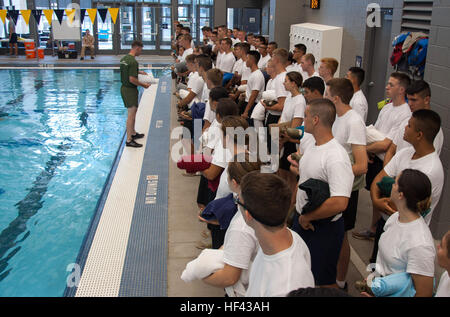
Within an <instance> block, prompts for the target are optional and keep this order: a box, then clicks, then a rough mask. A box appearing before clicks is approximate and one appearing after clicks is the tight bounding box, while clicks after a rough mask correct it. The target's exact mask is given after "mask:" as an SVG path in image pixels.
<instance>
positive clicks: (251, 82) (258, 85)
mask: <svg viewBox="0 0 450 317" xmlns="http://www.w3.org/2000/svg"><path fill="white" fill-rule="evenodd" d="M265 85H266V80H265V79H264V75H263V73H262V72H261V70H259V69H258V70H256V71H254V72H253V73H251V74H250V76H249V78H248V81H247V90H246V92H245V102H248V101H249V99H250V96H251V95H252V92H253V91H254V90H258V91H259V93H258V97H256V100H255V103H258V102H259V101H260V100H261V97H262V93H263V91H264V87H265Z"/></svg>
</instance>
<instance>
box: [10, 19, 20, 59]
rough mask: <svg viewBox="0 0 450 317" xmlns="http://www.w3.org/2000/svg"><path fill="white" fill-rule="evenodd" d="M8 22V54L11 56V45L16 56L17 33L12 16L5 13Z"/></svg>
mask: <svg viewBox="0 0 450 317" xmlns="http://www.w3.org/2000/svg"><path fill="white" fill-rule="evenodd" d="M7 18H8V21H9V24H8V31H9V55H11V56H13V47H14V53H15V55H14V57H17V56H18V54H19V53H18V48H17V33H16V25H15V23H14V21H13V19H12V17H11V16H10V15H9V14H8V15H7Z"/></svg>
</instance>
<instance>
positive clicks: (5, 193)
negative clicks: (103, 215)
mask: <svg viewBox="0 0 450 317" xmlns="http://www.w3.org/2000/svg"><path fill="white" fill-rule="evenodd" d="M160 73H161V71H158V72H154V76H155V77H158V76H159V75H160ZM0 78H1V81H0V166H1V168H0V297H3V296H32V297H34V296H62V295H63V293H64V290H65V288H66V280H67V279H68V276H69V275H70V273H71V271H70V269H68V267H71V264H73V263H75V262H76V259H77V256H78V253H79V251H80V248H81V247H82V244H83V240H84V238H85V236H86V233H87V231H88V229H89V226H90V223H91V219H92V218H93V216H94V214H95V212H96V210H97V207H98V202H99V198H100V196H101V194H102V191H103V188H104V186H105V182H106V181H107V179H108V176H109V173H110V171H111V167H112V165H113V163H114V160H115V158H116V155H117V154H118V151H119V148H120V145H121V144H122V141H123V135H124V132H125V120H126V116H127V112H126V109H125V108H124V106H123V102H122V99H121V96H120V85H121V83H120V73H119V71H118V70H111V69H103V70H100V69H96V70H0ZM142 132H144V133H145V132H146V131H142ZM72 267H73V266H72Z"/></svg>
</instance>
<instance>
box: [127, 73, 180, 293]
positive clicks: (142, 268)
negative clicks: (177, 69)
mask: <svg viewBox="0 0 450 317" xmlns="http://www.w3.org/2000/svg"><path fill="white" fill-rule="evenodd" d="M170 102H171V76H170V75H169V76H165V77H162V78H160V82H159V87H158V92H157V95H156V99H155V106H154V109H153V114H152V120H151V124H150V127H149V130H148V137H147V144H146V148H145V154H144V161H143V164H142V169H141V173H140V179H139V185H138V190H137V194H136V202H135V206H134V212H133V219H132V222H131V228H130V233H129V238H128V245H127V252H126V256H125V262H124V265H123V271H122V279H121V283H120V290H119V297H142V296H158V297H162V296H167V256H168V181H169V159H170V110H171V108H170V105H171V103H170Z"/></svg>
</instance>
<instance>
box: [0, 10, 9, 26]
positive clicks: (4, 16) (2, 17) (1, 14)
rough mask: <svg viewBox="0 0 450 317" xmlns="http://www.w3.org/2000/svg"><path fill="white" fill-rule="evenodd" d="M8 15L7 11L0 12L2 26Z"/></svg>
mask: <svg viewBox="0 0 450 317" xmlns="http://www.w3.org/2000/svg"><path fill="white" fill-rule="evenodd" d="M7 13H8V11H7V10H0V18H1V19H2V21H3V24H5V19H6V14H7Z"/></svg>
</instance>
